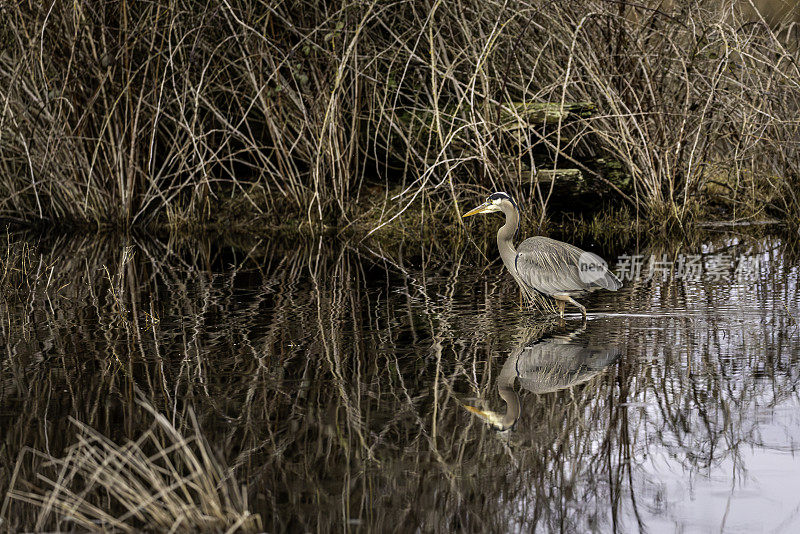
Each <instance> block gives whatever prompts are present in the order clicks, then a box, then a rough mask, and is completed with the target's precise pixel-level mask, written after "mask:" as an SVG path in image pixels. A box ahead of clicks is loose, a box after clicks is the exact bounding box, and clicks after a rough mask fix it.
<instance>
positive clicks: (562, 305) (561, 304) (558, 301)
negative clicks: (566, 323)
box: [556, 299, 567, 319]
mask: <svg viewBox="0 0 800 534" xmlns="http://www.w3.org/2000/svg"><path fill="white" fill-rule="evenodd" d="M556 306H558V315H559V316H560V317H561V318H562V319H563V318H564V308H566V307H567V303H566V301H563V300H561V299H556Z"/></svg>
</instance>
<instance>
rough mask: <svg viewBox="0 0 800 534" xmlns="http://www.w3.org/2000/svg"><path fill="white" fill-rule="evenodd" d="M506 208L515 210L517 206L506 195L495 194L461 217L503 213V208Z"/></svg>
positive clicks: (501, 193)
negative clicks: (496, 212) (495, 212)
mask: <svg viewBox="0 0 800 534" xmlns="http://www.w3.org/2000/svg"><path fill="white" fill-rule="evenodd" d="M506 206H510V207H512V208H514V209H515V210H516V209H517V205H516V203H515V202H514V199H512V198H511V196H510V195H509V194H508V193H503V192H502V191H501V192H497V193H492V194H491V195H489V198H487V199H486V202H484V203H483V204H481V205H480V206H478V207H477V208H475V209H471V210H469V211H468V212H467V213H465V214H464V215H463V217H471V216H473V215H477V214H479V213H492V212H494V211H503V208H504V207H506Z"/></svg>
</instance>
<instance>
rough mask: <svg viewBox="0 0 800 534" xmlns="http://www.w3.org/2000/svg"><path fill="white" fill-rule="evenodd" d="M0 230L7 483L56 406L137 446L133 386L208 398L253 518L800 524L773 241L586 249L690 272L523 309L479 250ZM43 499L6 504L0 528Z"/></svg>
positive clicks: (795, 403) (283, 524)
mask: <svg viewBox="0 0 800 534" xmlns="http://www.w3.org/2000/svg"><path fill="white" fill-rule="evenodd" d="M10 242H11V244H10V245H9V246H7V247H4V248H5V251H4V252H3V265H2V272H3V273H5V274H3V275H2V276H3V278H2V281H3V284H2V286H3V288H2V299H0V347H2V354H0V370H1V372H2V378H1V379H0V428H2V429H3V432H2V438H0V463H2V466H0V488H2V489H3V494H5V493H6V490H7V489H8V484H9V481H10V480H11V477H12V471H13V469H14V465H15V463H16V462H17V459H18V458H19V455H20V453H21V451H23V450H24V448H25V447H32V448H33V449H36V450H39V451H43V452H46V453H47V454H50V455H53V456H59V455H62V454H63V451H64V450H65V447H67V446H68V445H70V444H71V443H73V442H74V441H75V439H76V433H77V430H76V428H75V425H73V424H72V423H70V422H69V420H68V417H69V416H71V417H73V418H75V419H77V420H79V421H82V422H84V423H87V424H88V425H90V426H91V427H93V428H95V429H96V430H98V431H99V432H101V433H102V434H104V435H106V436H108V437H110V438H112V439H113V440H115V441H117V442H119V443H123V442H124V441H125V440H127V439H135V438H136V437H137V436H138V435H139V434H140V433H141V432H142V431H143V429H145V428H148V427H149V425H150V424H151V423H152V420H151V417H150V416H149V415H148V414H147V413H146V412H145V411H144V410H143V409H142V408H141V407H140V406H139V405H138V404H137V403H136V398H137V395H142V396H143V398H146V399H147V400H148V402H150V403H151V404H152V405H153V406H155V408H156V409H157V410H158V411H160V412H161V413H163V414H165V415H166V416H167V417H168V418H170V420H172V421H176V425H179V422H180V421H182V420H183V419H182V417H183V416H184V415H185V414H186V413H188V412H187V411H188V410H189V409H191V410H193V411H194V413H196V414H197V416H198V420H199V425H200V427H201V428H202V429H203V433H204V435H205V436H206V438H207V439H208V441H209V443H210V444H211V445H212V447H213V448H214V451H215V453H216V455H217V456H218V457H219V458H220V459H221V460H222V461H224V463H225V464H226V465H227V466H229V467H230V468H231V469H232V470H233V473H234V474H235V476H236V478H237V480H238V481H239V483H240V484H242V485H244V486H245V488H246V493H247V496H248V503H249V504H248V506H249V509H250V510H251V511H252V512H254V513H258V514H260V516H261V519H262V522H263V525H264V529H265V530H266V531H268V532H275V531H380V532H382V531H400V532H405V531H420V532H430V531H440V532H444V531H447V532H449V531H479V532H506V531H511V532H528V531H532V530H537V531H541V532H551V531H556V532H559V531H560V532H612V531H616V532H676V531H677V532H711V531H724V532H796V531H798V530H800V457H798V455H797V453H798V452H800V398H799V397H798V383H800V335H799V333H798V326H797V320H798V316H800V292H799V291H798V274H799V268H798V266H799V265H800V259H799V258H798V254H797V251H796V250H795V248H796V247H795V244H794V243H792V242H790V241H787V240H786V239H780V238H777V237H772V238H759V239H749V238H746V237H741V236H732V235H724V234H718V235H714V236H710V237H708V238H707V239H705V240H703V241H702V242H700V243H698V244H696V245H689V244H683V245H681V244H673V245H669V246H659V247H648V246H644V245H642V246H640V247H639V248H638V249H637V247H635V246H632V245H631V246H623V247H619V246H617V247H616V248H620V250H616V249H613V250H612V248H613V247H598V248H595V249H594V250H595V251H597V252H599V253H601V254H602V255H604V256H605V257H606V259H609V260H610V263H611V264H612V265H614V264H615V262H616V258H617V256H619V255H622V254H627V255H636V254H641V255H643V256H645V257H649V256H650V255H651V254H655V255H656V256H657V257H658V259H659V260H662V254H666V255H667V258H668V260H669V261H672V260H673V259H678V258H681V257H682V256H681V255H683V257H684V259H685V257H686V256H689V255H692V256H693V255H698V256H699V261H700V264H701V265H702V266H703V267H704V269H705V270H704V271H703V272H701V273H698V272H694V273H693V274H694V275H696V276H694V277H687V276H683V275H681V276H678V277H676V276H675V275H676V274H677V273H675V272H673V273H672V275H673V276H671V277H665V279H663V280H660V279H657V280H642V279H640V280H638V281H637V280H634V281H632V280H626V282H625V286H624V287H623V288H622V289H621V290H620V291H619V292H617V293H604V294H597V295H594V296H592V297H590V298H587V299H585V300H584V303H585V304H586V305H587V308H588V309H589V314H590V315H589V320H588V321H587V322H586V323H585V324H584V323H583V322H582V321H581V320H580V318H579V316H578V315H576V314H574V313H572V314H570V315H568V317H567V318H566V320H565V321H563V322H562V321H559V320H557V319H556V318H553V317H548V316H542V315H538V314H535V313H532V312H530V311H527V310H522V309H520V307H519V299H518V290H517V288H516V287H515V285H514V282H513V281H512V280H511V278H510V276H508V275H507V274H506V273H504V272H503V271H502V265H501V264H500V263H499V261H497V260H496V257H497V253H496V251H495V250H494V249H493V248H492V247H488V248H487V250H486V252H485V253H486V256H487V257H488V259H487V258H485V257H484V256H483V255H482V254H481V253H479V251H477V249H476V247H475V246H474V245H469V246H465V247H455V246H453V248H452V249H446V248H445V249H441V248H433V247H422V248H419V247H417V248H403V247H400V248H398V249H394V250H391V251H387V250H380V249H379V248H370V247H368V246H363V245H355V244H353V245H349V244H346V243H340V242H337V241H336V240H335V239H331V238H325V239H323V240H319V241H313V240H312V241H307V242H303V241H302V240H301V241H300V242H289V243H286V242H260V243H255V244H251V245H248V246H240V247H234V246H225V245H213V244H207V243H197V242H191V243H178V242H171V241H158V240H153V239H147V240H141V239H137V238H125V239H122V238H120V239H118V240H109V239H98V238H82V239H76V238H36V239H34V238H30V237H28V238H23V237H14V236H12V237H11V238H10ZM297 247H299V249H297ZM720 254H723V255H728V256H730V257H731V258H732V260H731V262H727V260H725V261H723V262H722V263H724V264H725V268H724V269H721V270H720V269H718V268H715V267H714V265H713V263H714V262H717V263H719V258H720V256H719V255H720ZM741 257H747V258H757V261H756V263H758V265H757V268H756V269H753V270H750V271H748V272H738V273H737V272H736V268H737V265H738V261H739V259H740V258H741ZM624 261H626V260H624V259H623V263H624ZM684 263H686V262H684ZM676 265H677V262H676ZM683 274H685V273H683ZM698 274H699V275H698ZM570 311H574V310H570ZM137 392H140V393H137ZM505 427H509V428H508V429H506V430H502V431H500V430H498V428H505ZM19 469H20V471H19V473H18V474H17V481H24V480H28V481H32V480H35V474H36V473H37V472H39V470H41V469H43V467H42V461H41V460H37V459H35V458H33V457H30V459H27V457H26V459H24V461H21V462H20V463H19ZM19 483H20V482H17V484H19ZM35 515H36V512H35V510H33V509H31V507H29V506H26V505H24V504H23V503H19V502H16V501H12V502H10V503H9V504H8V505H7V509H6V510H5V512H4V520H5V521H6V522H5V528H9V525H12V526H13V528H28V529H30V528H32V526H33V524H34V523H35ZM68 525H69V524H68V523H66V524H64V523H62V524H55V523H53V524H51V525H50V526H51V527H54V528H55V527H59V528H68ZM141 526H146V525H141Z"/></svg>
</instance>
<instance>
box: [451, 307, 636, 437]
mask: <svg viewBox="0 0 800 534" xmlns="http://www.w3.org/2000/svg"><path fill="white" fill-rule="evenodd" d="M585 325H586V323H585V322H584V323H583V326H582V327H581V328H577V329H575V330H573V331H571V332H566V333H551V334H550V335H547V336H545V337H542V335H541V331H536V332H534V333H532V334H531V333H530V332H529V333H528V335H527V336H524V337H523V339H524V342H523V343H521V344H520V345H518V346H517V347H516V348H515V349H514V350H512V351H511V353H510V354H509V355H508V359H507V360H506V361H505V363H504V364H503V368H502V369H501V370H500V375H499V376H498V377H497V389H498V390H499V392H500V397H502V399H503V401H505V403H506V412H505V413H504V414H501V413H498V412H493V411H490V410H481V409H479V408H475V407H473V406H465V408H466V409H467V410H469V411H470V412H472V413H474V414H475V415H477V416H478V417H479V418H481V419H482V420H484V421H486V422H487V423H489V424H490V425H491V426H492V427H493V428H494V429H495V430H499V431H504V430H509V429H510V428H512V427H513V426H514V425H515V424H516V422H517V420H518V419H519V416H520V413H521V411H522V405H521V403H520V399H519V395H518V394H517V392H516V391H515V390H514V381H515V380H516V379H519V383H520V386H522V388H523V389H526V390H528V391H530V392H532V393H536V394H539V395H544V394H546V393H552V392H554V391H558V390H560V389H567V388H571V387H573V386H577V385H578V384H582V383H584V382H587V381H589V380H590V379H592V378H594V377H595V376H597V375H598V374H600V373H601V372H602V371H603V370H605V369H606V368H607V367H608V366H610V365H611V364H613V363H615V362H616V361H617V360H618V359H619V357H620V354H621V351H620V349H619V348H618V347H615V346H609V345H607V344H603V345H599V344H595V343H594V341H593V340H592V339H591V338H585V337H584V338H582V337H581V335H582V334H583V333H584V332H585V330H586V326H585Z"/></svg>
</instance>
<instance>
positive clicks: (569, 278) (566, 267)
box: [515, 236, 622, 296]
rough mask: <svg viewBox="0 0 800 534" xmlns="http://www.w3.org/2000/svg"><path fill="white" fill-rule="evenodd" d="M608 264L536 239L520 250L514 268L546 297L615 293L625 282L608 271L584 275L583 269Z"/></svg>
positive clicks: (557, 243) (570, 247)
mask: <svg viewBox="0 0 800 534" xmlns="http://www.w3.org/2000/svg"><path fill="white" fill-rule="evenodd" d="M593 262H594V264H595V265H605V262H603V260H602V259H601V258H600V257H599V256H596V255H595V254H592V253H591V252H584V251H583V250H581V249H579V248H578V247H575V246H573V245H570V244H569V243H564V242H562V241H556V240H555V239H550V238H547V237H542V236H536V237H531V238H529V239H526V240H525V241H523V242H522V243H521V244H520V246H519V247H518V248H517V257H516V261H515V267H516V270H517V274H518V275H519V277H520V278H521V279H522V280H523V281H524V282H525V283H526V284H528V285H529V286H531V287H533V288H534V289H536V290H537V291H540V292H541V293H544V294H546V295H554V294H566V295H570V296H576V295H580V294H581V293H585V292H587V291H593V290H595V289H599V288H601V287H602V288H605V289H610V290H611V291H616V290H617V289H619V288H620V287H621V286H622V283H621V282H620V281H619V280H618V279H617V277H616V276H614V274H613V273H611V272H610V271H608V270H607V269H606V270H604V271H603V272H599V273H597V274H596V276H595V275H592V274H591V273H588V275H587V273H584V277H583V278H581V273H580V268H581V266H585V265H590V264H592V263H593Z"/></svg>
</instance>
